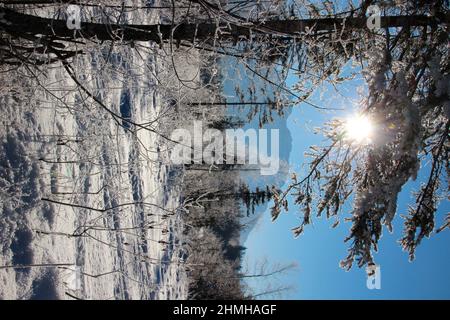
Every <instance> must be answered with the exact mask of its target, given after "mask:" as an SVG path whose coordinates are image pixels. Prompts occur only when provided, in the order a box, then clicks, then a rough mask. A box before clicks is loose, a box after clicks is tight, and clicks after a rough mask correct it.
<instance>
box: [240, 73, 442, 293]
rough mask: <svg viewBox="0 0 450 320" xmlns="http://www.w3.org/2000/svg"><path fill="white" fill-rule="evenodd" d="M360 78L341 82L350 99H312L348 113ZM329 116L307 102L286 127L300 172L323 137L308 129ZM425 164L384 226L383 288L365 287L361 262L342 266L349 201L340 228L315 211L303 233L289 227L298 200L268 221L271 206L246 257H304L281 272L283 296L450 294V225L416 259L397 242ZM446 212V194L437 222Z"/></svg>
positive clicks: (428, 241)
mask: <svg viewBox="0 0 450 320" xmlns="http://www.w3.org/2000/svg"><path fill="white" fill-rule="evenodd" d="M289 81H290V82H291V83H292V82H293V81H295V77H290V79H289ZM361 85H363V82H362V81H361V80H355V81H352V82H351V83H348V84H347V85H346V86H345V87H344V88H343V90H342V91H341V93H344V96H346V97H347V98H349V99H345V98H343V97H341V96H339V95H332V94H330V93H329V92H327V93H325V94H324V92H318V95H316V100H315V102H318V103H320V104H321V105H328V106H333V107H342V108H344V109H345V111H343V114H351V112H352V110H353V108H354V103H355V98H356V97H357V96H358V95H357V93H356V88H357V87H358V86H361ZM320 93H322V96H320ZM352 104H353V105H352ZM332 116H333V115H330V114H321V113H320V112H318V111H317V110H315V109H312V108H311V107H309V106H307V105H300V106H296V107H295V108H293V110H292V113H291V114H290V116H289V118H288V119H287V127H288V129H289V131H290V133H291V136H292V137H293V140H292V150H291V152H290V156H289V162H290V164H291V166H292V169H293V170H294V171H296V172H301V167H300V165H301V164H302V163H304V162H305V159H304V157H303V154H304V152H305V151H306V150H307V148H308V147H309V146H310V145H313V144H318V145H320V144H322V143H323V142H324V140H323V138H322V137H321V136H319V135H315V134H313V132H312V130H311V129H312V128H313V127H316V126H320V125H321V124H322V123H323V121H324V120H326V119H330V118H331V117H332ZM281 139H283V137H281ZM428 171H429V167H427V166H425V167H424V168H423V170H421V173H420V175H419V176H418V179H417V181H415V182H409V183H408V184H407V185H406V186H405V187H404V188H403V190H402V192H401V195H400V196H399V201H398V211H397V216H396V218H395V220H394V224H393V226H394V231H393V233H392V234H390V233H389V232H388V231H387V230H386V229H385V230H384V231H383V236H382V238H381V240H380V245H379V253H377V254H375V260H376V262H377V264H379V265H380V268H381V289H380V290H369V289H367V287H366V273H365V270H364V269H359V268H358V267H357V266H354V267H353V269H352V270H350V271H349V272H346V271H344V270H343V269H341V268H340V267H339V261H340V260H341V259H343V258H344V257H345V256H346V255H347V254H346V251H347V244H345V243H344V241H343V240H344V238H345V237H346V236H347V235H348V232H349V228H350V223H345V222H344V221H343V218H344V217H350V210H351V207H349V206H348V207H347V208H346V210H344V212H343V213H341V223H340V225H339V226H338V227H337V228H335V229H331V225H332V223H333V221H327V220H326V219H325V218H314V219H313V225H310V226H307V228H305V232H304V234H303V235H301V236H300V237H299V238H298V239H294V238H293V236H292V233H291V232H290V229H291V228H293V227H295V226H297V225H298V224H299V221H300V219H299V217H298V215H297V212H296V209H295V208H294V207H291V208H290V211H289V213H283V214H281V216H280V217H279V218H278V219H277V221H276V222H274V223H272V222H271V221H270V210H269V209H266V210H265V212H264V213H263V215H264V216H263V218H262V219H261V221H260V223H259V225H258V226H257V227H256V228H255V229H253V231H252V232H251V233H250V234H249V236H248V238H247V240H246V242H245V243H244V246H246V247H247V250H246V256H245V259H247V260H248V262H249V264H250V265H251V264H252V263H254V262H255V261H258V260H260V259H262V258H267V259H268V260H269V261H270V262H272V263H277V262H281V263H283V262H284V263H289V262H292V261H296V262H297V263H298V264H299V268H298V270H297V271H295V272H291V273H288V274H287V275H284V276H282V277H280V278H278V279H279V283H283V284H289V285H293V286H294V290H292V291H290V292H288V293H286V294H284V296H283V298H286V299H449V298H450V272H449V270H450V247H449V244H450V231H448V230H447V231H444V232H442V233H440V234H433V236H432V237H431V238H430V239H424V240H423V241H422V243H421V245H420V246H419V248H418V249H417V252H416V259H415V261H413V262H412V263H410V262H409V261H408V255H407V253H406V252H403V251H402V250H401V247H400V245H399V243H398V240H399V239H400V238H401V235H402V229H403V219H402V218H401V217H400V215H399V214H406V213H407V206H408V203H411V204H412V203H413V201H414V199H413V198H412V196H411V191H412V190H414V189H417V187H418V186H419V185H420V183H421V182H423V181H425V179H426V175H427V174H428ZM300 176H301V174H300ZM269 208H270V205H269ZM449 211H450V206H449V201H448V199H445V200H443V201H442V202H441V204H440V207H439V210H438V212H437V217H436V226H440V225H442V223H443V221H444V216H445V214H446V213H447V212H449ZM250 284H251V286H252V288H254V289H255V291H261V290H262V288H263V286H264V283H263V282H262V281H261V279H259V280H257V281H254V282H251V283H250Z"/></svg>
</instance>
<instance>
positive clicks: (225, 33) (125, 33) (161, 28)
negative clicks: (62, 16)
mask: <svg viewBox="0 0 450 320" xmlns="http://www.w3.org/2000/svg"><path fill="white" fill-rule="evenodd" d="M0 15H2V16H3V17H2V20H1V21H2V22H1V23H0V30H5V31H6V32H8V33H10V34H24V33H26V34H30V35H38V34H42V35H46V36H52V35H53V36H55V37H59V38H69V39H74V38H76V39H97V40H100V41H108V40H116V41H117V40H123V41H154V42H160V41H161V40H162V41H165V40H170V39H173V40H175V41H182V40H183V41H193V40H194V38H195V39H198V40H205V39H209V38H213V37H214V36H216V35H217V36H218V37H219V38H220V39H222V40H226V39H236V38H239V37H247V38H249V37H251V36H252V35H253V36H254V35H257V34H272V35H276V34H278V35H280V36H283V37H284V38H286V36H287V37H288V38H289V37H295V36H296V35H297V34H299V33H303V32H304V31H305V29H306V28H307V27H308V28H313V29H314V30H315V31H330V30H335V28H339V26H341V25H343V23H345V27H346V28H353V29H360V28H366V19H365V18H357V17H348V18H345V19H343V18H323V19H303V20H272V21H266V22H265V23H264V24H263V25H252V24H249V25H235V24H230V25H229V26H228V27H225V26H220V27H221V30H220V32H219V30H218V26H217V25H216V24H214V23H199V24H188V23H182V24H179V25H177V26H176V28H175V30H174V31H173V37H172V38H171V33H172V29H173V26H172V25H171V24H162V25H125V24H101V23H89V22H82V23H81V30H77V31H75V30H70V29H68V28H67V25H66V21H65V20H55V19H49V18H42V17H38V16H34V15H29V14H24V13H20V12H17V11H14V10H11V9H8V8H0ZM5 20H6V21H5ZM344 20H345V21H344ZM449 21H450V14H446V15H443V16H442V17H440V20H439V19H438V18H436V17H428V16H424V15H416V16H386V17H381V26H382V27H401V26H427V25H436V24H438V23H439V22H444V23H448V22H449ZM5 22H6V23H5Z"/></svg>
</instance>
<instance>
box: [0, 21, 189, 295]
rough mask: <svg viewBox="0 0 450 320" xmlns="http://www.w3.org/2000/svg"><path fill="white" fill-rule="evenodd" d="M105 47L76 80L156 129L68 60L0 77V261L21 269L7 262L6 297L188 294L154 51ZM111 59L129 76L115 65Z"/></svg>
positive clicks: (0, 287) (81, 61) (2, 275)
mask: <svg viewBox="0 0 450 320" xmlns="http://www.w3.org/2000/svg"><path fill="white" fill-rule="evenodd" d="M137 18H139V19H141V20H145V21H144V22H147V23H150V22H152V19H153V20H154V19H158V16H157V15H156V14H155V13H153V14H149V15H146V16H145V17H130V19H137ZM141 22H142V21H141ZM104 49H105V50H103V51H102V52H101V54H100V53H99V52H97V51H93V52H92V53H90V52H88V53H87V54H85V55H83V56H80V57H79V58H78V59H77V61H76V62H75V63H74V68H75V70H76V73H77V74H78V75H82V76H83V77H79V79H80V78H81V80H82V83H83V84H84V85H86V87H87V88H88V89H89V90H91V91H92V92H93V93H95V95H96V96H97V97H98V98H100V99H101V100H102V101H103V102H104V103H105V105H107V106H108V107H109V108H110V109H111V110H113V111H114V112H116V113H117V114H121V115H122V116H125V117H130V118H131V120H132V121H133V122H135V123H148V124H149V126H150V128H151V130H150V131H149V130H146V129H140V130H139V131H138V134H137V135H136V136H133V135H131V134H130V133H129V132H127V126H128V124H127V123H125V122H122V121H119V124H120V125H117V123H116V122H115V121H114V120H113V119H112V117H111V115H110V114H108V113H107V112H105V110H102V109H101V108H100V107H99V106H98V105H97V104H95V103H94V102H93V101H92V99H86V95H85V94H83V93H82V92H80V90H79V88H77V86H76V85H75V83H74V82H73V81H72V80H71V79H70V77H69V76H68V74H67V72H66V71H65V70H64V69H63V68H62V67H61V66H53V67H50V68H47V72H46V73H43V74H37V79H38V80H39V83H38V82H37V81H35V80H31V79H30V80H27V79H26V78H25V77H23V76H21V75H19V74H16V75H15V76H14V78H13V79H12V78H7V76H5V74H3V75H2V76H0V77H1V81H2V84H1V87H2V91H0V110H1V115H0V120H1V125H0V250H1V252H0V266H18V265H21V266H24V268H12V267H7V268H3V269H0V298H3V299H30V298H37V299H44V298H49V299H73V298H74V297H78V298H81V299H182V298H185V297H186V295H187V279H186V274H185V272H184V269H183V267H182V265H183V264H182V261H180V257H181V256H182V248H181V244H180V243H181V234H180V233H181V230H182V220H181V219H180V216H181V210H179V209H178V208H179V206H180V203H179V202H180V191H179V188H178V187H176V184H175V183H174V181H173V179H174V176H176V172H175V171H173V169H172V168H170V167H169V166H168V165H165V164H164V161H162V159H163V156H162V153H163V152H164V148H163V147H164V139H163V138H162V137H161V136H159V135H158V134H156V133H155V132H154V131H158V126H161V125H162V124H161V121H155V120H156V119H159V118H160V114H161V112H162V110H163V107H162V105H163V103H162V98H161V96H160V94H159V92H158V90H157V80H156V78H157V77H156V75H157V74H158V68H159V67H160V66H159V64H160V63H159V61H158V57H157V55H152V54H150V52H151V51H142V52H141V53H139V54H138V53H136V51H134V50H132V49H130V48H126V47H124V48H123V49H121V50H120V53H119V54H113V55H108V50H107V48H104ZM105 52H106V53H105ZM124 55H126V56H127V59H126V61H127V63H128V65H124V63H125V62H122V60H121V57H123V56H124ZM105 56H106V58H105ZM106 59H111V60H112V61H114V63H109V64H105V63H104V62H105V61H106ZM115 64H119V65H122V67H123V70H126V72H127V74H122V75H121V74H120V72H119V71H117V70H112V69H109V68H113V69H114V68H115V67H114V65H115ZM118 69H120V68H118ZM121 70H122V69H121ZM114 71H117V72H114ZM111 75H113V76H111ZM15 81H16V82H15ZM55 264H59V266H56V265H55ZM72 269H73V270H74V271H71V270H72ZM67 293H68V294H69V295H68V294H67Z"/></svg>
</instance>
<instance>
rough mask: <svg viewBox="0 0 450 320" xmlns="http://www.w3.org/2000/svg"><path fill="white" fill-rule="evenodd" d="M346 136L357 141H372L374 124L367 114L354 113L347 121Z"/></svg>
mask: <svg viewBox="0 0 450 320" xmlns="http://www.w3.org/2000/svg"><path fill="white" fill-rule="evenodd" d="M344 134H345V137H346V138H347V139H348V140H351V141H355V142H357V143H370V142H371V138H372V134H373V124H372V122H371V121H370V119H369V118H368V117H367V116H364V115H354V116H351V117H348V118H347V120H346V121H345V132H344Z"/></svg>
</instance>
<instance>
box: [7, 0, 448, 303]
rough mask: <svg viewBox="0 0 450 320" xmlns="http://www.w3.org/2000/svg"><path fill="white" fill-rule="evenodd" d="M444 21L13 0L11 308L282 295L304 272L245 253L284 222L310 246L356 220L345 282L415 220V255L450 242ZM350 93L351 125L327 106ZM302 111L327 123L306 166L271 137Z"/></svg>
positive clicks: (378, 4)
mask: <svg viewBox="0 0 450 320" xmlns="http://www.w3.org/2000/svg"><path fill="white" fill-rule="evenodd" d="M449 22H450V13H449V2H448V0H431V1H421V0H404V1H379V0H373V1H372V0H361V1H351V0H342V1H328V0H327V1H315V0H273V1H266V0H97V1H91V0H41V1H35V0H9V1H0V81H1V82H0V83H1V85H0V108H1V113H0V121H1V125H0V138H1V141H0V249H1V250H0V299H75V300H88V299H104V300H106V299H117V300H128V299H194V300H204V299H208V300H209V299H226V300H235V299H245V300H253V299H259V298H279V297H281V296H283V295H284V294H285V293H287V292H289V291H290V290H291V289H292V288H290V286H288V285H285V284H284V283H283V282H282V281H280V278H283V276H284V275H285V274H287V273H290V272H292V271H293V270H296V268H297V262H296V261H292V262H288V263H282V262H278V261H265V260H264V261H263V260H262V261H259V262H258V263H256V264H255V265H253V266H249V265H248V263H246V258H245V256H246V253H247V251H248V250H249V248H246V246H245V244H244V242H245V241H244V240H243V239H244V238H245V237H244V234H248V233H252V232H256V231H255V230H256V229H257V224H259V223H261V222H260V221H261V220H262V219H263V218H262V217H264V216H265V215H269V216H270V220H271V221H272V222H273V223H274V224H277V223H278V220H280V219H281V218H280V216H281V215H282V214H284V213H286V214H287V215H289V216H291V215H295V217H296V220H295V221H297V225H295V226H294V227H293V228H292V230H289V229H287V230H285V231H286V233H289V232H291V233H292V237H293V238H297V237H298V238H299V239H298V240H296V241H298V242H301V241H302V237H301V236H302V234H304V233H307V232H312V233H314V232H315V230H314V228H313V225H314V222H315V221H316V220H317V219H320V218H321V217H322V218H323V219H327V220H329V221H330V222H331V223H330V225H331V227H332V228H330V230H329V231H328V232H330V233H332V232H334V230H332V229H333V228H336V227H338V226H339V225H340V224H341V222H342V223H347V224H346V225H347V226H348V228H347V229H348V230H347V237H346V238H345V239H342V242H344V243H345V246H346V250H347V255H346V256H343V257H341V259H342V260H341V261H336V263H337V264H338V263H339V265H340V268H342V269H344V270H347V271H348V270H351V269H352V268H365V267H371V266H375V265H377V261H376V256H379V255H382V254H383V252H382V249H380V250H379V244H380V241H381V240H380V239H381V237H382V235H383V234H384V233H388V232H392V231H393V224H394V222H395V221H397V220H396V219H401V221H402V224H403V230H398V231H400V239H399V240H398V242H399V245H398V246H399V254H400V252H401V251H402V250H403V251H405V252H406V253H407V255H408V257H409V259H410V260H411V261H413V260H414V259H415V258H416V253H417V250H418V248H419V247H420V245H421V243H422V242H423V241H427V240H426V239H428V238H430V237H432V236H433V237H434V236H435V235H436V234H438V233H448V229H449V228H450V212H449V210H448V209H449V206H448V200H449V174H450V165H449V153H450V140H449V133H450V132H449V130H450V100H449V95H450V59H449V48H450V46H449ZM355 79H359V80H358V81H360V82H361V83H362V87H363V88H362V89H361V90H360V91H361V92H360V93H359V94H360V96H359V97H358V102H357V104H356V105H357V106H356V110H355V111H354V115H353V116H352V117H346V116H343V114H344V115H345V113H342V112H341V111H342V110H340V109H339V106H338V105H337V104H335V105H330V104H329V103H325V100H326V97H322V96H323V95H324V96H326V95H327V93H326V89H325V88H327V90H333V91H334V92H335V93H336V95H337V96H339V95H343V92H344V91H345V90H346V89H348V88H349V87H352V86H355V81H356V80H355ZM321 93H322V95H321ZM294 109H308V110H312V111H313V112H314V113H317V114H319V115H321V116H324V117H325V118H326V121H325V122H324V123H323V125H322V126H321V127H318V128H314V131H315V134H317V135H318V136H320V137H321V140H320V141H321V144H320V145H315V144H312V143H311V144H310V145H309V148H308V149H307V150H304V159H305V160H304V161H303V162H302V163H289V159H287V158H286V157H285V156H281V155H280V152H281V153H283V152H286V150H285V149H283V148H284V146H285V144H283V143H291V144H292V145H295V144H296V143H297V142H300V141H301V140H302V136H301V135H300V134H298V133H294V132H292V142H288V140H289V139H287V138H286V137H285V136H283V134H281V136H280V138H279V139H282V140H284V141H281V142H279V141H277V139H275V137H278V135H277V136H274V132H273V130H272V131H270V130H268V129H269V128H270V129H273V128H277V126H280V123H285V122H286V121H287V120H286V119H287V118H289V115H290V113H291V112H292V110H294ZM345 111H347V110H345ZM283 121H284V122H283ZM300 121H303V122H304V123H307V121H308V119H301V120H300ZM195 123H201V124H202V128H203V130H207V132H208V134H209V135H206V137H207V138H205V136H203V137H200V140H196V139H198V137H197V135H196V133H195V130H196V129H195V125H194V124H195ZM179 129H182V130H185V131H181V132H185V133H186V134H184V135H183V134H182V135H181V136H179V137H178V138H180V139H181V140H180V139H177V138H176V137H177V136H176V135H174V134H173V133H174V132H175V130H179ZM280 130H281V129H280ZM269 131H270V137H269V138H265V140H266V141H261V139H262V136H263V134H264V135H265V134H266V133H268V132H269ZM205 132H206V131H205ZM229 132H243V134H244V136H243V137H242V140H241V141H239V139H237V140H236V145H235V144H234V143H235V141H234V140H233V141H232V145H231V146H230V144H229V142H228V141H227V142H226V143H225V141H224V139H225V137H227V134H228V133H229ZM256 132H258V133H256ZM280 132H281V131H280ZM189 133H192V137H193V140H192V142H193V143H192V144H191V141H190V140H191V134H189ZM277 133H278V131H277ZM253 134H254V137H258V138H255V139H256V140H257V141H258V143H256V144H255V146H253V145H252V142H251V141H252V135H253ZM258 134H259V135H258ZM208 137H209V138H210V139H209V138H208ZM219 140H220V141H219ZM256 140H255V141H256ZM186 143H188V145H186ZM196 143H197V144H196ZM198 143H199V144H200V147H202V146H204V148H203V150H201V151H200V158H199V157H198V153H196V150H195V149H196V145H198ZM307 143H308V144H309V142H308V141H307ZM223 146H226V148H224V147H223ZM262 146H265V148H261V147H262ZM235 147H236V150H237V153H238V154H235V153H234V148H235ZM180 148H181V149H183V150H187V151H188V152H189V153H188V156H187V159H186V156H184V158H183V159H185V160H186V161H185V162H184V163H180V162H177V163H174V161H173V159H174V154H175V153H176V152H178V151H177V150H180ZM230 148H232V149H233V151H232V152H233V153H230V150H229V149H230ZM191 149H192V154H191V153H190V151H191ZM205 150H207V151H205ZM239 150H240V151H241V152H240V153H239ZM206 152H208V153H209V154H208V156H209V158H208V159H212V160H206V158H205V157H206V156H205V155H206ZM202 157H203V158H202ZM283 157H284V158H283ZM251 159H256V160H259V162H258V163H252V162H251ZM274 159H276V160H277V161H278V160H279V166H277V167H276V169H277V171H276V172H275V173H273V174H272V173H270V174H269V176H267V175H264V174H263V172H264V168H266V167H267V165H268V163H269V164H270V167H271V168H273V167H272V165H271V164H272V163H271V162H268V161H269V160H271V161H272V160H274ZM298 166H301V168H302V169H301V170H296V169H295V168H297V167H298ZM411 181H418V183H419V185H420V187H419V188H418V189H416V190H413V191H412V192H411V193H412V194H411V199H410V202H409V203H408V208H409V209H408V211H407V212H399V211H400V210H399V209H398V208H399V201H400V200H399V199H400V194H401V192H402V189H403V190H405V188H406V187H405V186H407V185H408V183H409V182H411ZM442 215H444V216H445V217H444V218H442V217H441V216H442ZM438 221H441V222H442V221H443V223H438ZM276 240H277V239H274V240H273V241H276ZM378 251H380V253H379V254H377V253H378ZM300 264H301V261H300ZM249 279H256V280H257V281H259V282H261V283H262V285H261V286H258V288H255V287H253V286H252V285H251V284H250V282H248V280H249ZM318 285H319V284H318ZM261 288H262V289H261Z"/></svg>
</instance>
